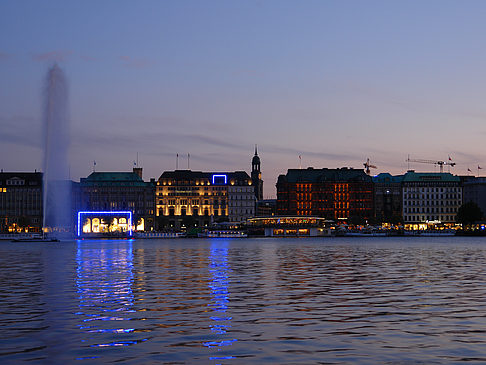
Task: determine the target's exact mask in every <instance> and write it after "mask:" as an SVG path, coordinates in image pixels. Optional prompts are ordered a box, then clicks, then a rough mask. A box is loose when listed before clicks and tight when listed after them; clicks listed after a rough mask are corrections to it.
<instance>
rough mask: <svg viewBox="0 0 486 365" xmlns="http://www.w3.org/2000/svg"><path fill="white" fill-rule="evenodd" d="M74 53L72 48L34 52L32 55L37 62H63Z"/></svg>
mask: <svg viewBox="0 0 486 365" xmlns="http://www.w3.org/2000/svg"><path fill="white" fill-rule="evenodd" d="M72 54H73V51H70V50H58V51H51V52H46V53H37V54H34V55H32V59H33V60H34V61H36V62H44V61H51V62H52V61H55V62H63V61H65V60H67V58H68V57H69V56H71V55H72Z"/></svg>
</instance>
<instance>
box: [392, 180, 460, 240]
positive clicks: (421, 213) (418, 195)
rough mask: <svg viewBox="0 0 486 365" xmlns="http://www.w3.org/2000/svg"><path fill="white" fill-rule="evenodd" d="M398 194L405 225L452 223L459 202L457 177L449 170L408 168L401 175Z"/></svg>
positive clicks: (444, 224) (411, 226) (413, 227)
mask: <svg viewBox="0 0 486 365" xmlns="http://www.w3.org/2000/svg"><path fill="white" fill-rule="evenodd" d="M402 196H403V220H404V224H405V229H414V230H417V229H427V227H428V226H430V225H443V226H446V227H448V226H453V225H454V224H455V222H456V214H457V211H458V209H459V207H460V206H461V205H462V198H463V197H462V186H461V180H460V178H459V177H458V176H453V175H452V174H450V173H430V172H427V173H425V172H424V173H417V172H414V171H408V172H407V173H406V174H405V175H404V177H403V184H402Z"/></svg>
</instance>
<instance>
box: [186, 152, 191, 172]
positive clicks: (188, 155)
mask: <svg viewBox="0 0 486 365" xmlns="http://www.w3.org/2000/svg"><path fill="white" fill-rule="evenodd" d="M190 158H191V155H190V154H189V153H188V154H187V169H188V170H190V168H189V159H190Z"/></svg>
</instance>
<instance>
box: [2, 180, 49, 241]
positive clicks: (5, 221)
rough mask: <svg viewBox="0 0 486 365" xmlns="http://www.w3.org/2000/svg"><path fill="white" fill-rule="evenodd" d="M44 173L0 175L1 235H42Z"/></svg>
mask: <svg viewBox="0 0 486 365" xmlns="http://www.w3.org/2000/svg"><path fill="white" fill-rule="evenodd" d="M41 227H42V173H41V172H1V173H0V232H40V231H41Z"/></svg>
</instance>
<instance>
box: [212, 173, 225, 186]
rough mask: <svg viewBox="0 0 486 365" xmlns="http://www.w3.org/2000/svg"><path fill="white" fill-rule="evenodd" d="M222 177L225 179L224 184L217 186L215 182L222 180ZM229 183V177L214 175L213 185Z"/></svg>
mask: <svg viewBox="0 0 486 365" xmlns="http://www.w3.org/2000/svg"><path fill="white" fill-rule="evenodd" d="M221 177H222V178H224V184H217V183H216V182H215V180H216V179H215V178H221ZM227 183H228V176H226V175H213V185H226V184H227Z"/></svg>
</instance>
